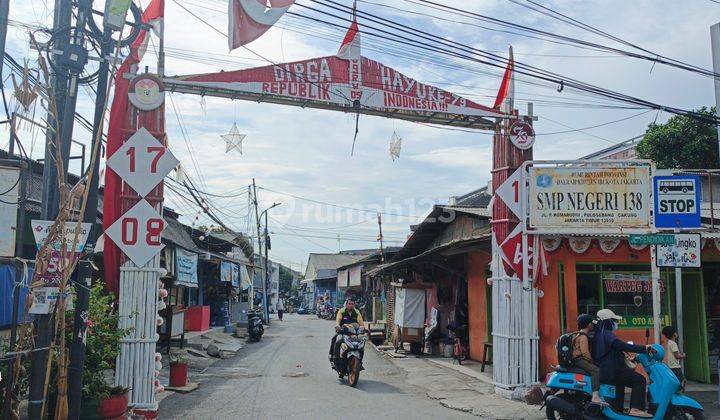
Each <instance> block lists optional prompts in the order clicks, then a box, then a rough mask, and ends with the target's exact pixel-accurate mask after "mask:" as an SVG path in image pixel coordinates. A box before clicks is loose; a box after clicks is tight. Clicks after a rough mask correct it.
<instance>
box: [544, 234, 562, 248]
mask: <svg viewBox="0 0 720 420" xmlns="http://www.w3.org/2000/svg"><path fill="white" fill-rule="evenodd" d="M560 245H562V238H559V237H556V236H552V237H549V238H543V240H542V246H543V248H545V251H547V252H555V251H557V250H558V248H560Z"/></svg>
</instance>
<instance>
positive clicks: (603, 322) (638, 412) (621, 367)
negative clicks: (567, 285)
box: [592, 309, 652, 417]
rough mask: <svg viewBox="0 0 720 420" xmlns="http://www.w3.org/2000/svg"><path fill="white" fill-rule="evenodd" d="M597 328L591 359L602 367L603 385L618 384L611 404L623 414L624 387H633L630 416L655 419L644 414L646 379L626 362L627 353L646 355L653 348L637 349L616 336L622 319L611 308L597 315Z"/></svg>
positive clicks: (640, 347) (645, 412)
mask: <svg viewBox="0 0 720 420" xmlns="http://www.w3.org/2000/svg"><path fill="white" fill-rule="evenodd" d="M597 318H598V328H597V330H596V333H595V339H594V344H593V351H592V357H593V360H594V361H595V364H596V365H597V366H598V367H599V368H600V382H601V383H606V384H614V385H615V395H617V398H616V400H615V403H614V404H612V405H613V407H614V408H615V409H616V410H620V412H622V407H623V403H624V401H623V400H624V396H625V387H626V386H629V387H630V388H631V396H630V412H629V413H628V414H630V415H631V416H635V417H652V415H651V414H650V413H648V412H647V411H645V386H646V383H645V377H644V376H642V375H641V374H639V373H637V372H635V370H633V369H631V368H630V367H628V365H627V363H625V359H626V356H625V352H632V353H647V352H649V351H652V347H651V346H638V345H635V344H631V343H627V342H625V341H623V340H621V339H619V338H618V337H617V336H616V335H615V332H614V331H615V330H617V328H618V321H620V320H622V317H621V316H618V315H615V313H614V312H613V311H611V310H610V309H601V310H599V311H598V312H597Z"/></svg>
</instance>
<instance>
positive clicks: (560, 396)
mask: <svg viewBox="0 0 720 420" xmlns="http://www.w3.org/2000/svg"><path fill="white" fill-rule="evenodd" d="M652 347H653V349H654V350H655V351H654V352H652V354H650V353H648V354H638V355H636V356H635V361H637V362H638V363H640V364H641V365H642V366H643V368H644V369H645V372H647V374H648V375H649V376H650V381H649V383H650V385H649V386H648V391H649V392H648V404H649V411H650V413H652V414H653V417H652V418H653V419H657V420H659V419H673V420H675V419H678V420H679V419H683V420H684V419H694V420H698V419H704V418H705V417H704V416H703V407H702V406H701V405H700V404H699V403H698V402H697V401H695V400H694V399H692V398H690V397H688V396H686V395H683V394H680V393H679V391H680V381H678V379H677V377H676V376H675V374H674V373H673V372H672V371H671V370H670V368H669V367H667V365H665V364H664V363H662V360H663V357H664V356H665V350H664V349H663V348H662V346H660V345H659V344H653V346H652ZM546 385H547V387H548V388H549V391H548V392H546V393H545V403H544V405H545V414H546V417H547V418H548V419H551V420H556V419H573V420H575V419H603V418H608V419H619V420H637V419H639V418H641V417H634V416H629V415H627V414H625V413H623V412H620V411H617V410H616V409H615V408H613V407H612V406H611V405H607V406H600V405H599V404H592V403H591V402H590V400H591V397H592V386H591V383H590V377H589V376H587V374H586V373H585V371H583V370H581V369H577V368H561V367H558V368H556V369H555V372H553V373H552V374H550V375H549V377H548V378H547V381H546ZM600 398H602V400H603V401H605V402H607V403H612V402H613V401H614V400H615V386H613V385H605V384H602V385H600Z"/></svg>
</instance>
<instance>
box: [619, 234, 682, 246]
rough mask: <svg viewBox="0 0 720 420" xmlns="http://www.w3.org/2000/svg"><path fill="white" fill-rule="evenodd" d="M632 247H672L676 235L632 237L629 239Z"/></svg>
mask: <svg viewBox="0 0 720 420" xmlns="http://www.w3.org/2000/svg"><path fill="white" fill-rule="evenodd" d="M628 242H630V245H635V246H640V245H672V244H674V243H675V235H670V234H655V235H630V237H629V238H628Z"/></svg>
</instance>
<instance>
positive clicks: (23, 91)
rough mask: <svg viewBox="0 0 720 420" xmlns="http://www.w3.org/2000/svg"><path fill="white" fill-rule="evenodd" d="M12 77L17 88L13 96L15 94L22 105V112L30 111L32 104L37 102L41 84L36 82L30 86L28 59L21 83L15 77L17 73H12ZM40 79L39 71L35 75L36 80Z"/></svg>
mask: <svg viewBox="0 0 720 420" xmlns="http://www.w3.org/2000/svg"><path fill="white" fill-rule="evenodd" d="M11 77H12V82H13V86H14V88H15V91H14V93H13V96H15V100H16V101H17V102H18V103H19V104H20V105H21V106H22V110H21V112H22V113H28V112H29V111H30V106H31V105H32V104H33V103H34V102H35V99H37V97H38V95H39V94H40V85H39V84H35V86H30V69H29V68H28V62H27V60H26V61H25V67H24V68H23V76H22V80H21V83H20V84H18V82H17V80H16V79H15V74H12V75H11ZM39 79H40V77H39V72H38V74H37V75H36V76H35V80H39Z"/></svg>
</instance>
